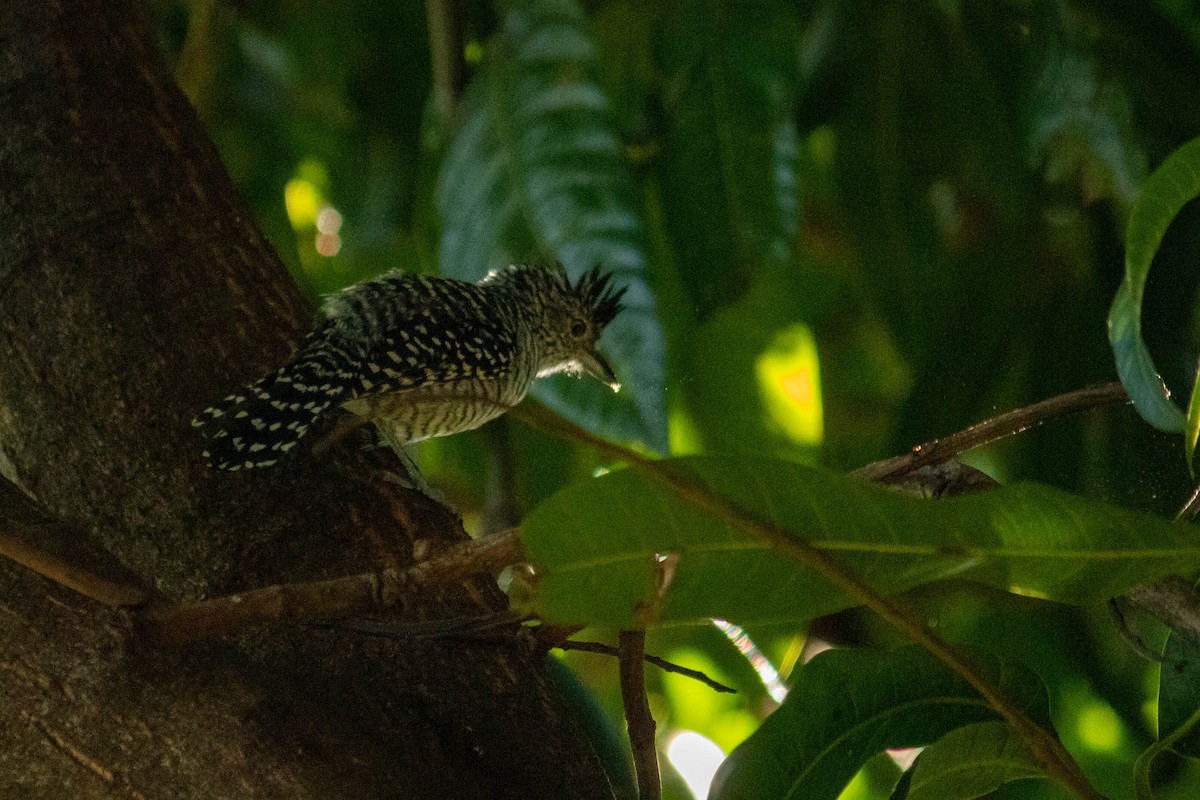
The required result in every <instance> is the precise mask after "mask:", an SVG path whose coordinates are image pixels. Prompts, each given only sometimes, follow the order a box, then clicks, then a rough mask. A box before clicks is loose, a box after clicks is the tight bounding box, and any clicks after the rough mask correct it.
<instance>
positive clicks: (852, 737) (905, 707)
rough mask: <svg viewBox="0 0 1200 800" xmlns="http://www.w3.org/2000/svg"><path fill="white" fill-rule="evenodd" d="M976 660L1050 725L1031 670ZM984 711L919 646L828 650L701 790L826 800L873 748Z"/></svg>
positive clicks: (902, 743) (945, 728) (908, 742)
mask: <svg viewBox="0 0 1200 800" xmlns="http://www.w3.org/2000/svg"><path fill="white" fill-rule="evenodd" d="M978 660H979V661H980V663H981V665H983V666H984V668H985V669H986V670H987V671H989V672H990V673H991V675H992V679H993V680H994V681H995V685H997V686H998V687H999V688H1000V690H1001V691H1002V692H1004V693H1005V695H1007V696H1008V697H1009V698H1010V700H1012V701H1013V702H1014V703H1016V704H1017V705H1019V706H1021V707H1022V708H1024V709H1026V710H1027V711H1029V712H1030V715H1031V716H1032V717H1033V718H1034V719H1035V720H1036V721H1038V722H1039V723H1041V724H1045V725H1047V726H1048V725H1049V722H1048V719H1047V709H1048V701H1047V699H1046V695H1045V689H1044V688H1043V687H1042V685H1041V683H1040V682H1039V681H1038V679H1037V678H1036V677H1035V676H1034V675H1033V674H1032V673H1030V672H1029V671H1028V670H1026V669H1024V668H1022V667H1020V666H1019V665H1017V664H1015V663H1012V662H1003V661H999V660H997V659H994V658H985V657H982V656H981V657H980V658H979V659H978ZM992 719H995V716H994V714H993V713H992V711H991V710H990V709H989V708H988V707H987V705H986V704H985V703H984V701H983V700H982V698H980V697H979V695H978V694H976V693H975V691H974V690H973V689H971V688H970V687H969V686H968V685H967V684H966V683H964V682H963V681H962V679H961V678H959V677H958V676H957V675H955V674H954V673H952V672H950V671H949V670H948V669H946V668H945V667H944V666H942V664H941V663H940V662H938V661H936V660H935V659H934V658H933V657H932V656H930V655H928V654H927V653H925V652H923V651H919V650H916V649H912V648H905V649H903V650H899V651H896V652H893V653H874V652H867V651H852V650H830V651H827V652H825V653H822V654H821V655H819V656H817V657H816V658H814V659H813V660H812V661H811V662H809V663H808V664H807V665H805V667H804V668H803V669H802V670H801V672H800V675H799V677H798V679H797V680H796V683H795V685H794V686H793V687H792V690H791V692H790V693H789V694H788V697H787V700H785V701H784V703H783V705H782V706H780V707H779V709H778V710H777V711H776V712H775V713H774V714H772V715H771V716H770V717H768V718H767V720H766V721H765V722H764V723H763V724H762V726H761V727H760V728H759V729H758V730H757V731H756V732H755V733H754V734H753V735H752V736H751V737H750V738H749V739H747V740H746V741H745V742H744V743H742V745H740V746H739V747H738V748H737V749H735V750H734V751H733V752H732V753H730V754H729V757H728V758H727V759H726V760H725V763H724V764H722V765H721V768H720V769H719V770H718V771H717V776H716V778H715V779H714V781H713V788H712V792H711V794H710V795H709V797H710V800H741V799H742V798H755V799H756V800H765V799H768V798H769V799H770V800H775V798H779V799H780V800H784V799H785V798H786V799H787V800H810V799H811V800H825V798H834V797H837V795H838V792H840V791H841V789H842V788H843V787H844V786H845V785H846V782H847V781H849V780H850V778H851V777H853V776H854V773H855V772H857V771H858V769H859V767H860V766H861V765H862V764H863V763H864V762H865V761H866V760H867V759H868V758H870V757H871V756H873V755H874V754H876V753H878V752H880V751H881V750H884V749H886V748H892V747H916V746H919V745H924V744H928V743H930V742H932V741H934V740H936V739H938V738H939V737H941V736H943V735H945V734H946V733H948V732H949V731H952V730H954V729H955V728H958V727H960V726H962V725H968V724H971V723H979V722H984V721H986V720H992ZM914 788H915V787H914Z"/></svg>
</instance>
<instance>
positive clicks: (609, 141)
mask: <svg viewBox="0 0 1200 800" xmlns="http://www.w3.org/2000/svg"><path fill="white" fill-rule="evenodd" d="M595 60H596V56H595V50H594V46H593V43H592V39H591V37H590V34H589V32H588V29H587V25H586V20H585V19H584V17H583V15H582V13H581V12H580V10H579V8H578V6H577V5H576V3H575V2H574V0H518V1H515V2H511V3H507V4H505V7H504V14H503V23H502V27H501V30H500V33H499V34H498V36H497V37H496V39H495V40H494V41H493V42H492V43H491V46H490V48H489V50H488V55H487V58H486V59H485V62H484V66H483V68H482V69H481V70H480V71H479V73H478V74H477V75H476V77H475V79H474V81H473V82H472V84H471V87H470V89H469V91H468V92H467V95H466V97H465V99H464V103H463V108H462V125H461V127H460V128H459V130H458V132H457V134H456V135H455V137H454V141H453V143H452V145H451V147H450V151H449V152H448V153H447V155H446V159H445V162H444V163H443V165H442V169H441V173H440V176H439V181H438V188H437V206H438V211H439V213H440V215H441V220H442V224H443V231H442V240H441V268H442V272H443V274H446V275H450V276H453V277H458V278H466V279H471V280H474V279H477V278H479V277H481V276H482V275H483V274H484V273H485V272H487V270H488V269H491V268H494V267H499V266H503V265H505V264H508V263H511V262H514V261H527V260H538V259H547V258H552V259H557V260H558V261H561V262H562V263H563V264H564V265H565V266H566V267H567V270H568V272H569V273H571V275H572V276H578V275H579V274H580V273H581V272H583V271H584V270H586V269H588V268H590V267H592V266H593V265H595V264H600V265H601V266H602V267H603V268H604V269H605V270H606V271H608V272H611V273H613V274H614V275H616V278H617V283H618V284H619V285H622V286H626V287H628V292H627V294H626V295H625V300H624V305H625V311H624V312H623V313H622V314H620V315H619V316H618V317H617V319H616V320H615V321H614V322H613V323H612V324H611V325H610V326H609V327H608V328H607V329H606V331H605V333H604V338H603V340H602V347H603V349H604V350H605V351H606V352H607V353H609V354H610V355H611V357H612V360H613V362H614V367H615V369H616V372H617V375H618V377H619V378H620V379H621V381H622V383H623V384H624V386H625V388H624V389H623V390H622V392H621V394H620V395H618V396H616V397H614V396H613V395H612V392H610V391H609V390H608V389H607V388H606V387H604V386H602V385H600V384H598V383H595V382H590V381H588V382H585V381H576V380H572V379H563V380H555V381H541V382H539V383H538V384H536V385H535V390H534V393H535V394H536V395H537V396H538V397H539V398H540V399H542V400H544V401H545V402H547V403H548V404H550V405H551V406H553V407H554V408H555V409H556V410H558V411H560V412H561V413H563V414H564V415H565V416H567V417H570V418H571V419H574V420H575V421H577V422H579V423H581V424H584V425H586V426H587V427H589V428H592V429H595V430H599V431H601V432H603V433H605V434H606V435H608V436H611V437H613V438H617V439H622V440H626V441H629V440H640V441H643V442H645V443H647V444H648V445H650V446H651V447H654V448H655V449H659V450H665V449H666V413H665V410H664V406H663V382H664V366H663V336H662V331H661V328H660V325H659V322H658V317H657V312H656V311H655V303H654V298H653V296H652V294H651V292H650V288H649V285H648V284H647V282H646V255H645V248H644V242H643V239H644V234H643V230H642V223H641V220H640V218H639V217H638V214H637V210H636V207H635V205H634V203H633V201H632V187H631V184H630V181H629V175H628V169H627V165H626V161H625V153H624V150H623V147H622V144H621V142H620V140H619V139H618V138H617V135H616V132H615V130H614V128H613V124H612V119H611V114H610V112H609V109H608V103H607V100H606V98H605V96H604V95H603V93H602V92H601V90H600V88H599V86H598V84H597V82H596V79H595V72H596V64H595Z"/></svg>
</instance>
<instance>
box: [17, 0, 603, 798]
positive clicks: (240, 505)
mask: <svg viewBox="0 0 1200 800" xmlns="http://www.w3.org/2000/svg"><path fill="white" fill-rule="evenodd" d="M152 42H153V39H152V35H151V34H150V31H149V28H148V26H147V24H146V22H145V20H144V18H143V13H142V9H141V7H140V5H139V4H138V3H137V2H134V1H133V0H59V2H50V3H47V2H45V1H44V0H5V2H4V3H2V4H0V475H3V476H4V477H5V478H6V479H8V480H10V481H12V482H13V483H14V484H16V485H17V486H19V487H20V488H21V489H22V490H23V491H24V492H25V493H26V494H28V495H29V496H30V497H31V498H33V499H34V500H36V501H37V503H39V504H40V505H41V507H42V508H43V509H45V510H47V511H48V512H49V513H50V514H52V515H53V516H55V517H56V518H57V519H60V520H62V521H63V522H64V523H65V524H66V525H68V526H70V528H72V529H75V530H78V531H79V534H78V536H77V537H73V539H72V541H66V542H64V541H57V542H54V543H53V545H54V546H55V547H56V548H58V549H59V550H61V549H62V548H64V547H65V548H68V549H69V550H71V551H74V552H77V553H78V555H79V557H80V558H81V559H82V558H84V557H85V556H86V557H87V558H88V559H89V563H92V564H96V563H106V564H107V566H102V567H95V568H96V569H105V570H107V571H108V572H109V573H110V575H112V576H123V577H121V578H120V579H122V580H128V578H127V577H124V576H128V575H133V576H136V577H137V579H138V580H140V582H141V583H142V584H143V585H144V586H145V587H146V588H147V589H148V590H149V591H150V592H151V593H152V594H153V595H154V596H155V597H157V598H160V599H161V600H162V601H165V602H181V601H188V600H196V599H199V598H203V597H208V596H212V595H215V594H222V593H226V592H230V591H237V590H243V589H248V588H254V587H259V586H264V585H269V584H273V583H277V582H281V581H301V580H315V579H322V578H330V577H336V576H338V575H343V574H353V573H358V572H363V571H366V570H372V569H381V568H385V567H404V566H406V565H408V564H411V563H412V562H413V560H414V555H413V554H414V552H427V551H437V550H438V549H439V548H442V547H445V546H447V545H449V544H452V543H453V542H456V541H461V540H462V538H463V537H464V536H465V534H464V533H463V532H462V529H461V525H460V524H459V523H458V521H457V520H455V519H453V518H452V516H451V515H449V514H448V513H446V512H445V511H444V510H442V509H441V508H440V507H438V506H436V505H434V504H432V503H430V502H428V501H426V500H425V499H424V498H422V497H421V496H419V495H414V494H411V493H408V492H405V491H404V490H402V489H400V488H398V487H396V486H395V485H393V484H390V483H388V482H386V481H382V480H380V470H382V469H387V468H388V467H389V466H391V465H392V462H391V461H390V456H389V455H386V454H382V453H379V452H377V451H376V452H363V451H361V450H360V449H357V448H355V447H354V446H353V444H352V443H348V442H347V443H342V444H340V445H338V446H337V447H335V448H334V449H333V451H331V452H330V453H326V454H324V455H322V456H321V457H320V458H314V457H305V456H304V455H303V454H302V455H301V456H300V457H298V458H296V459H294V460H293V461H292V462H290V463H287V464H284V465H280V466H279V467H277V468H275V469H270V470H261V471H253V472H248V473H233V474H217V473H214V472H211V471H209V470H207V469H206V468H205V467H204V465H203V463H202V460H201V458H200V452H199V450H200V448H199V446H198V443H197V441H196V440H195V438H194V437H193V434H192V431H191V429H190V425H189V423H190V420H191V419H192V417H193V416H194V415H195V414H196V412H197V411H199V410H200V409H201V408H203V407H204V406H206V405H207V404H209V403H210V402H212V401H214V400H216V399H219V398H220V397H222V396H223V395H224V394H226V393H227V392H228V391H230V390H231V389H233V388H234V387H236V386H239V385H241V384H243V383H245V382H248V381H249V380H251V379H253V378H255V377H257V376H259V375H261V374H264V373H265V372H266V371H268V370H270V369H271V368H273V367H275V366H277V365H278V364H279V363H281V362H282V361H283V360H284V359H285V358H286V357H287V355H288V353H289V352H290V348H291V347H292V346H293V343H294V342H295V341H296V339H297V337H298V334H299V333H300V332H301V331H302V330H303V329H304V328H305V327H306V326H307V324H308V321H309V318H310V315H311V309H310V308H309V307H308V305H307V303H306V302H305V301H304V300H303V298H302V297H301V296H300V294H299V293H298V291H297V290H296V288H295V285H294V284H293V282H292V280H291V279H290V277H289V276H288V274H287V272H286V270H285V268H284V267H283V266H282V264H281V263H280V261H279V259H278V257H277V256H276V254H275V253H274V252H273V251H272V250H271V248H270V247H269V245H268V244H267V243H266V242H265V241H264V239H263V237H262V235H261V234H260V233H259V231H258V230H257V229H256V227H255V226H254V224H253V222H252V221H251V219H250V215H249V213H248V212H247V210H246V208H245V207H244V206H243V205H242V203H241V202H240V201H239V200H238V198H237V195H236V192H235V191H234V188H233V186H232V185H231V182H230V180H229V178H228V176H227V175H226V173H225V171H224V169H223V167H222V166H221V164H220V162H219V159H218V157H217V155H216V153H215V150H214V148H213V147H212V145H211V143H210V142H209V141H208V140H207V138H206V137H205V136H204V134H203V132H202V131H201V129H200V126H199V124H198V122H197V120H196V118H195V115H194V113H193V112H192V110H191V108H190V107H189V106H188V105H187V103H186V101H185V100H184V99H183V97H182V95H181V94H180V92H179V91H178V90H177V88H176V87H175V85H174V84H173V83H172V82H171V80H170V79H169V77H168V73H167V71H166V68H165V66H164V64H163V62H162V59H161V57H160V55H159V53H158V52H157V51H156V50H155V47H154V46H153V43H152ZM59 538H60V539H61V536H60V537H59ZM97 552H98V553H100V554H101V556H102V557H101V558H99V559H97V558H95V555H96V553H97ZM504 602H505V601H504V598H503V596H502V595H501V594H500V593H499V592H498V591H497V590H496V588H495V585H494V582H492V580H491V579H490V577H488V576H479V577H478V578H476V579H472V580H470V581H467V582H464V583H463V584H461V585H458V586H455V587H454V588H453V589H452V590H448V591H444V592H440V593H439V594H438V595H437V596H422V595H417V596H413V597H411V598H406V602H405V603H404V607H403V609H402V611H401V613H402V614H403V616H404V618H405V619H409V620H412V619H433V618H439V617H452V616H459V615H467V614H470V615H477V614H480V613H484V612H489V611H495V610H497V609H502V608H503V607H504ZM543 659H544V654H543V653H541V652H540V651H539V649H538V648H537V647H536V646H534V644H533V643H532V642H531V641H530V639H529V638H528V637H526V636H523V635H522V632H521V631H520V630H512V631H510V632H509V633H508V634H507V635H505V636H503V637H500V638H499V639H498V640H497V641H489V642H487V643H481V642H469V641H458V642H450V641H433V642H431V641H421V642H415V643H414V642H404V643H398V642H395V641H391V640H387V639H381V638H378V637H364V636H362V635H361V634H357V633H354V632H352V631H347V630H339V629H309V628H295V629H289V628H286V627H283V628H279V627H277V628H274V629H271V630H266V631H258V632H253V633H247V634H244V635H241V636H239V637H238V638H236V639H234V640H230V641H225V642H222V643H220V644H219V645H217V646H210V647H206V648H203V649H200V650H191V651H187V652H182V653H161V652H151V651H146V650H145V649H139V648H131V647H130V646H129V638H128V632H127V628H126V625H125V621H124V620H123V618H122V615H121V613H120V612H115V611H113V610H111V609H108V608H105V607H103V606H101V605H99V604H98V603H95V602H92V601H89V600H85V599H83V598H81V597H79V596H77V595H75V594H73V593H72V592H70V591H68V590H65V589H62V588H61V587H58V586H56V585H54V584H52V583H50V582H49V581H47V580H45V579H44V578H41V577H39V576H37V575H35V574H33V573H31V572H29V571H28V570H25V569H23V568H21V567H18V566H16V565H14V564H11V563H8V562H4V561H0V795H4V796H21V797H33V798H73V799H74V798H100V797H105V798H108V797H114V796H116V797H130V798H155V797H171V798H205V799H206V800H208V799H209V798H241V797H247V798H248V797H254V798H275V797H279V798H285V797H286V798H289V799H292V798H309V797H311V798H342V797H345V798H349V797H355V798H364V797H365V798H372V797H381V798H382V797H406V798H424V797H430V798H433V797H437V798H448V797H453V798H474V797H480V798H482V797H489V798H495V797H501V798H503V797H514V798H515V797H521V798H529V797H554V798H560V797H579V798H590V797H611V796H612V789H611V788H610V786H609V782H608V779H607V777H606V775H605V773H604V771H603V768H602V766H601V764H600V763H599V761H598V759H597V757H596V756H595V754H594V752H593V750H592V749H591V747H590V746H589V743H588V741H587V740H586V739H585V737H584V736H583V735H582V734H581V733H580V730H579V729H578V727H577V725H576V724H575V722H574V721H573V719H572V718H571V717H570V715H569V714H568V713H567V712H566V711H565V707H564V705H563V704H562V703H561V702H560V701H559V699H558V698H557V695H556V694H555V691H554V688H553V686H551V685H550V684H549V683H548V681H547V678H546V675H545V673H544V671H543V668H542V665H543Z"/></svg>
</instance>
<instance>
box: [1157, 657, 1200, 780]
mask: <svg viewBox="0 0 1200 800" xmlns="http://www.w3.org/2000/svg"><path fill="white" fill-rule="evenodd" d="M1197 711H1200V645H1197V644H1196V643H1194V642H1192V641H1191V640H1189V639H1188V638H1187V637H1186V636H1180V635H1179V634H1176V633H1172V634H1171V635H1170V637H1168V638H1167V646H1166V647H1165V648H1164V649H1163V656H1162V673H1161V677H1160V679H1159V688H1158V735H1159V738H1160V739H1163V738H1166V737H1168V736H1170V735H1171V734H1173V733H1175V732H1176V731H1179V730H1180V729H1181V728H1183V727H1184V725H1186V723H1187V721H1188V719H1189V718H1191V717H1192V716H1193V715H1194V714H1195V713H1196V712H1197ZM1171 749H1172V750H1174V751H1175V752H1176V753H1178V754H1179V755H1181V756H1186V757H1188V758H1193V759H1200V736H1197V735H1182V736H1177V737H1175V739H1173V740H1172V744H1171Z"/></svg>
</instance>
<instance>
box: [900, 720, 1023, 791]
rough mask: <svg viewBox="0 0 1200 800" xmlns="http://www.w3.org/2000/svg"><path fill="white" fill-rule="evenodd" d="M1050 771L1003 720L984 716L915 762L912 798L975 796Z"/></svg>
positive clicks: (947, 738) (930, 749)
mask: <svg viewBox="0 0 1200 800" xmlns="http://www.w3.org/2000/svg"><path fill="white" fill-rule="evenodd" d="M1044 775H1045V773H1043V772H1042V770H1041V768H1040V767H1039V766H1038V765H1037V762H1036V761H1035V760H1034V758H1033V754H1032V753H1030V752H1029V748H1028V747H1026V746H1025V744H1024V742H1022V741H1021V740H1020V738H1019V737H1017V736H1014V735H1013V734H1012V733H1011V732H1010V731H1009V729H1008V727H1007V726H1006V725H1005V724H1004V723H1003V722H999V721H996V720H993V721H989V722H979V723H976V724H974V725H965V726H963V727H961V728H959V729H957V730H953V731H951V732H950V733H947V734H946V735H945V736H943V737H942V738H941V739H939V740H938V741H936V742H934V743H933V744H931V745H930V746H929V747H927V748H925V751H924V752H923V753H921V755H920V757H918V758H917V763H916V764H914V765H913V777H912V784H911V786H910V787H909V790H908V800H975V798H977V797H983V796H985V795H988V794H991V793H992V792H993V791H994V790H996V789H997V788H999V787H1000V786H1002V785H1004V784H1006V783H1009V782H1011V781H1016V780H1022V779H1025V778H1041V777H1044Z"/></svg>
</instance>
